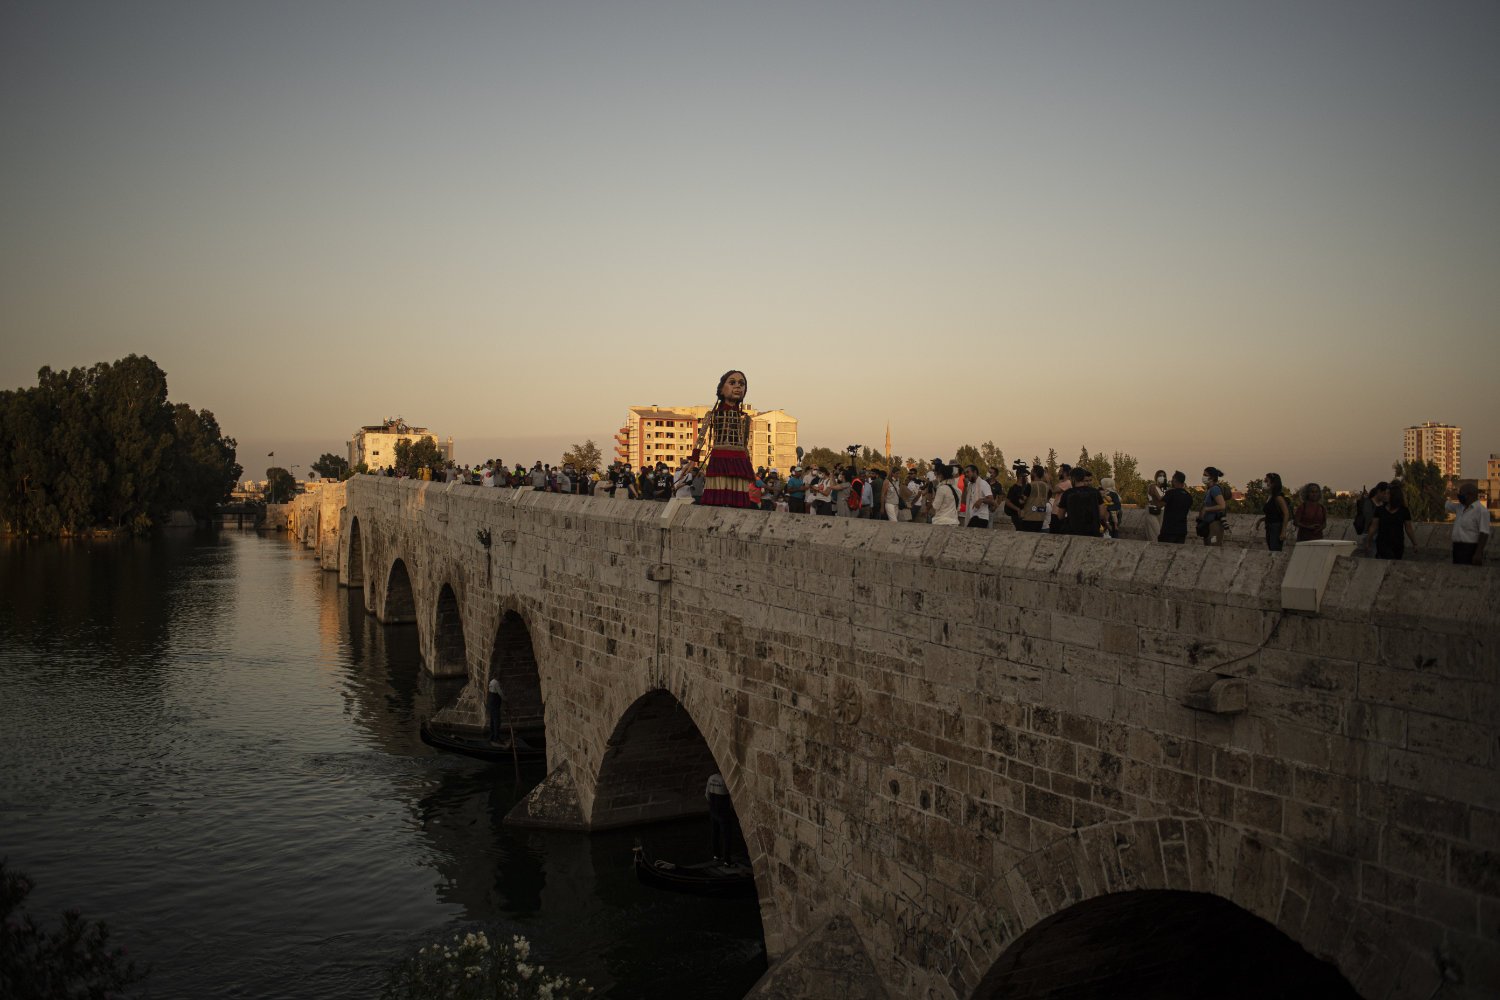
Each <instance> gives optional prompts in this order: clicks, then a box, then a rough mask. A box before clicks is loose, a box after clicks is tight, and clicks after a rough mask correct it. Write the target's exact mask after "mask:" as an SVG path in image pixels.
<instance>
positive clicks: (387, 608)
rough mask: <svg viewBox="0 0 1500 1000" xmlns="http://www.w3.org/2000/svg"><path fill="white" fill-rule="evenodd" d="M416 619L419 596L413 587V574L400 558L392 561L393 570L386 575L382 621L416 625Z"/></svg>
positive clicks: (386, 623) (384, 623)
mask: <svg viewBox="0 0 1500 1000" xmlns="http://www.w3.org/2000/svg"><path fill="white" fill-rule="evenodd" d="M416 621H417V598H416V594H415V593H414V592H413V590H412V587H411V576H410V575H409V574H408V573H407V572H406V563H405V562H403V561H402V560H401V559H399V558H398V559H396V560H395V561H394V562H392V563H391V571H390V573H389V574H388V575H387V577H386V583H385V603H384V605H383V606H382V608H381V614H380V622H381V624H383V625H415V624H416Z"/></svg>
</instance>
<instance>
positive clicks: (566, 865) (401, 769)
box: [0, 533, 764, 998]
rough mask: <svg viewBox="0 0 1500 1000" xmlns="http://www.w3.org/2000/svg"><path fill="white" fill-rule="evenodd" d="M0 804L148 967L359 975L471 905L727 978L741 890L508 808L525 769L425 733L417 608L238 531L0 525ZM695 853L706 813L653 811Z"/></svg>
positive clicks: (598, 964)
mask: <svg viewBox="0 0 1500 1000" xmlns="http://www.w3.org/2000/svg"><path fill="white" fill-rule="evenodd" d="M0 586H3V590H4V593H3V596H4V600H0V684H3V686H4V690H5V692H6V697H5V698H3V699H0V768H3V770H0V773H3V774H4V776H5V780H4V781H3V782H0V824H3V829H4V831H5V843H4V845H3V849H4V850H5V852H6V853H7V854H8V855H9V856H10V858H11V860H12V863H14V864H16V865H17V866H18V867H20V868H22V869H23V870H27V871H29V872H30V873H31V874H33V875H34V876H36V877H37V879H38V880H39V888H38V891H37V894H36V896H35V897H34V900H35V903H36V905H37V908H38V910H39V911H40V912H46V911H49V910H60V909H62V908H64V907H67V906H80V907H82V908H84V909H85V911H86V912H88V913H90V914H91V915H97V916H100V917H103V918H105V919H107V920H109V921H110V923H111V924H112V925H113V926H114V927H115V928H116V931H117V935H118V936H119V937H120V939H121V940H123V941H124V942H125V943H126V944H127V945H129V947H130V948H131V950H132V952H133V953H135V954H138V955H144V956H147V957H149V958H150V959H151V960H152V961H153V962H154V963H155V966H156V971H155V973H154V974H153V978H152V995H153V996H157V997H178V996H181V997H198V996H207V995H213V996H230V997H235V996H243V997H262V996H288V997H331V998H338V997H363V996H369V995H372V994H373V993H375V992H377V991H378V985H379V982H380V979H381V976H382V968H383V966H384V965H385V964H387V963H388V962H389V961H392V960H394V959H395V958H396V957H398V956H399V955H400V954H401V953H402V952H403V950H405V949H407V948H410V947H412V946H414V945H416V944H418V943H421V942H424V941H427V940H430V939H432V938H434V937H436V936H438V935H440V934H442V933H443V932H445V931H446V930H450V929H455V928H461V927H465V926H469V925H471V924H472V923H475V922H483V923H485V924H487V925H491V926H493V925H499V926H500V927H501V928H502V929H505V930H507V931H508V932H516V933H525V934H527V935H528V936H530V937H532V938H533V940H534V942H535V944H536V947H537V949H538V951H539V952H540V953H541V954H542V955H543V956H544V958H545V960H546V962H547V964H548V965H549V966H551V967H555V968H560V969H566V970H568V971H569V972H570V973H572V974H576V975H583V976H586V977H588V978H589V979H590V980H591V981H594V982H596V983H598V984H600V985H604V986H608V987H609V988H610V990H609V993H608V995H609V996H613V997H637V996H640V997H644V996H654V997H659V996H674V995H682V996H695V997H705V998H711V997H736V996H740V995H742V994H743V992H744V991H745V990H746V989H747V988H748V987H749V985H750V984H752V983H753V982H754V981H755V979H756V978H757V977H758V975H759V974H760V971H761V970H762V969H763V968H764V960H763V957H762V955H761V944H760V928H759V915H758V912H757V909H756V907H755V905H754V903H753V902H751V903H749V904H748V905H747V906H742V907H739V908H736V907H735V906H734V905H733V904H730V905H728V906H726V904H724V903H722V902H719V901H713V900H695V899H691V898H688V897H680V896H672V895H670V894H663V893H657V892H652V891H648V890H645V889H644V888H642V887H640V886H639V885H638V884H636V882H635V879H634V875H633V873H632V871H631V869H630V845H631V841H632V839H633V837H634V835H635V834H633V833H631V832H629V831H622V832H616V833H606V834H600V835H596V836H593V837H588V836H583V835H576V834H562V833H549V832H539V831H525V832H515V831H510V830H507V829H504V828H503V827H502V826H501V820H502V819H503V817H504V816H505V814H506V813H507V812H508V811H509V810H510V808H511V806H512V805H513V804H514V803H515V802H516V801H517V800H518V798H519V796H520V795H521V794H523V792H524V790H525V789H526V788H528V787H529V786H530V783H531V782H532V781H534V780H535V777H536V776H535V775H526V774H524V773H523V774H522V780H521V782H520V783H519V784H518V783H517V781H516V777H515V774H514V771H513V769H512V768H511V767H510V766H509V765H505V764H501V765H488V764H485V763H483V762H479V761H473V760H469V759H467V758H461V757H454V756H451V755H444V754H439V753H437V752H435V751H433V750H431V749H430V748H428V747H426V746H425V745H423V744H422V743H421V741H420V739H419V738H418V733H417V722H418V720H419V719H420V718H421V717H423V716H424V715H426V714H429V713H430V712H431V711H432V710H433V706H434V705H436V704H438V703H440V701H441V699H442V698H443V697H444V694H443V692H442V691H441V690H440V689H438V688H437V687H435V686H433V685H431V683H430V682H428V681H426V680H424V678H425V675H424V674H423V672H422V671H421V669H420V653H419V650H418V646H417V631H416V629H415V628H414V627H412V626H404V627H386V626H381V625H379V624H378V623H377V622H376V621H375V619H374V618H373V617H372V616H370V615H367V614H365V612H364V609H363V606H362V603H361V596H360V594H359V592H358V591H357V590H355V591H350V590H348V589H346V588H340V587H338V586H337V582H336V579H335V577H334V574H331V573H325V572H323V571H322V570H320V569H319V568H318V566H317V563H316V560H315V559H314V558H313V557H312V553H310V552H308V551H307V550H304V549H301V548H300V547H298V546H294V545H292V544H289V543H287V542H285V541H283V540H279V539H274V538H258V537H255V536H253V535H248V534H239V533H225V534H223V535H205V536H187V537H179V538H176V539H162V540H157V541H154V542H126V543H110V544H109V545H107V546H102V545H93V544H89V543H78V544H50V543H49V544H45V545H36V544H34V543H33V544H26V543H21V544H15V543H12V544H10V545H7V546H6V548H5V549H4V551H3V554H0ZM646 835H647V836H649V837H650V838H651V839H650V840H649V843H650V844H651V845H652V846H653V848H654V849H656V850H658V851H659V852H660V853H662V854H665V855H668V856H686V855H687V854H689V853H692V854H694V855H695V856H701V854H702V853H703V848H704V846H705V841H706V831H705V830H703V829H702V827H701V825H700V824H698V823H691V824H686V825H682V824H679V825H677V826H668V827H657V828H651V829H650V831H649V832H648V833H647V834H646Z"/></svg>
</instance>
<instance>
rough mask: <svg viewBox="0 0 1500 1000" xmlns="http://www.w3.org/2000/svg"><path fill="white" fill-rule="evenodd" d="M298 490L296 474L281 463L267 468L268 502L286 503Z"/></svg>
mask: <svg viewBox="0 0 1500 1000" xmlns="http://www.w3.org/2000/svg"><path fill="white" fill-rule="evenodd" d="M296 492H297V477H296V476H294V475H292V474H291V473H290V472H288V471H287V470H286V469H283V468H282V467H281V466H279V465H278V466H274V467H272V468H269V469H267V470H266V502H267V503H286V502H287V501H289V500H291V499H292V496H293V494H295V493H296Z"/></svg>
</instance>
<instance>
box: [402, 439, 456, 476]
mask: <svg viewBox="0 0 1500 1000" xmlns="http://www.w3.org/2000/svg"><path fill="white" fill-rule="evenodd" d="M443 461H444V459H443V452H442V449H440V448H439V447H438V443H437V438H435V437H432V436H431V435H428V436H427V437H423V438H417V439H415V440H413V439H411V438H402V439H401V440H400V441H397V442H396V462H395V468H396V471H397V472H404V473H405V474H406V475H407V476H410V477H411V478H412V479H416V478H418V477H419V476H421V474H422V470H423V469H426V470H427V471H428V472H429V473H435V472H437V471H438V470H439V469H441V468H442V467H443Z"/></svg>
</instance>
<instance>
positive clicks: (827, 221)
mask: <svg viewBox="0 0 1500 1000" xmlns="http://www.w3.org/2000/svg"><path fill="white" fill-rule="evenodd" d="M0 126H3V132H0V135H3V143H4V147H3V154H4V155H3V156H0V199H3V202H0V205H3V218H4V225H3V227H0V324H3V327H0V329H3V345H4V347H3V351H0V386H3V387H5V388H13V387H17V386H22V385H32V384H34V383H35V378H36V371H37V369H38V368H39V367H41V366H42V365H51V366H52V367H54V368H60V367H70V366H74V365H86V364H91V363H93V362H96V361H110V360H114V359H117V358H120V357H123V356H125V355H127V354H130V353H142V354H148V355H150V356H151V357H152V358H153V359H154V360H155V361H156V362H157V363H158V364H159V365H161V367H162V368H163V369H165V370H166V372H167V374H168V378H169V381H170V386H171V395H172V398H173V400H174V401H184V402H189V403H192V404H193V405H194V406H198V407H206V408H208V409H211V410H213V411H214V413H215V414H216V415H217V416H218V418H219V422H220V424H221V425H222V427H223V428H224V430H225V432H226V433H228V434H230V435H232V436H234V437H236V438H237V439H238V440H239V443H240V460H241V462H242V463H243V464H244V465H245V468H246V473H247V475H254V476H256V477H259V476H261V475H263V473H264V468H265V466H266V465H267V464H269V463H268V462H267V461H266V459H265V458H264V456H265V454H266V453H267V452H268V451H272V450H275V451H276V452H277V460H276V464H285V465H290V464H293V463H300V464H301V465H302V466H303V468H304V470H305V468H306V466H307V464H309V463H310V462H311V461H312V460H313V459H314V458H316V457H317V455H318V454H319V453H321V452H324V451H333V452H337V453H340V454H342V453H343V452H344V443H345V441H346V440H347V439H348V438H349V436H350V434H351V433H352V431H353V430H354V429H355V428H356V427H357V426H359V425H360V424H365V423H373V422H376V421H379V420H380V419H381V418H383V417H386V416H395V415H397V414H400V415H402V416H404V417H405V418H406V419H407V420H409V421H411V422H413V423H417V424H423V425H427V426H430V427H432V428H433V429H434V430H436V431H438V432H439V433H440V434H442V435H448V434H452V435H453V436H454V437H455V438H456V439H457V442H458V453H459V458H460V459H462V460H466V461H477V460H483V459H485V458H489V457H501V458H504V459H506V460H507V461H509V462H511V463H514V462H516V461H522V462H526V463H527V464H529V463H530V462H531V461H532V460H533V459H536V458H541V459H543V460H547V461H553V460H556V458H557V457H558V455H559V454H560V453H561V450H562V447H563V446H565V445H567V444H569V443H571V442H574V441H581V440H583V439H584V438H586V437H591V438H593V439H594V440H595V441H596V442H597V443H598V444H599V445H600V446H601V447H602V448H604V449H605V451H606V453H608V451H609V449H610V448H611V447H612V445H613V440H612V435H613V433H614V431H615V429H616V428H617V427H619V426H620V424H621V423H622V421H623V418H624V415H625V410H626V407H627V406H629V405H632V404H643V403H644V404H650V403H660V404H663V405H671V404H691V403H702V402H707V401H708V400H709V399H710V398H711V396H712V391H713V386H714V383H715V380H716V379H717V377H718V375H719V374H720V373H721V372H723V371H724V370H725V369H728V368H731V367H733V368H741V369H743V370H744V371H745V372H746V373H747V374H748V377H749V382H750V392H749V397H748V399H749V402H750V403H751V404H752V405H755V406H758V407H761V408H771V407H783V408H785V409H787V410H788V411H790V412H791V413H792V414H793V415H795V416H797V417H798V418H799V419H800V421H801V439H802V443H803V445H804V446H808V447H811V446H813V445H827V446H830V447H834V448H842V447H843V446H844V445H846V444H850V443H855V442H858V443H863V444H868V445H874V446H879V445H881V444H882V442H883V438H884V432H885V426H886V423H887V421H889V422H890V424H891V426H892V430H893V435H894V438H895V450H896V451H897V452H898V453H900V454H903V455H921V456H928V457H930V456H932V455H934V454H938V453H942V454H945V455H951V453H952V452H953V451H954V450H955V448H956V447H957V446H959V445H961V444H964V443H973V444H979V443H981V442H983V441H985V440H986V439H993V440H994V441H995V442H996V443H997V444H998V445H999V446H1000V447H1001V448H1002V449H1003V450H1004V451H1005V453H1006V455H1007V456H1008V457H1010V458H1014V457H1017V456H1025V457H1028V458H1029V457H1031V456H1032V455H1033V454H1037V453H1041V454H1045V452H1046V449H1047V447H1048V446H1049V445H1050V446H1055V447H1056V448H1057V450H1058V452H1059V454H1060V456H1061V457H1062V458H1063V459H1065V460H1071V459H1072V458H1074V457H1075V456H1076V455H1077V453H1078V449H1079V447H1080V445H1087V447H1088V448H1089V449H1090V450H1092V451H1099V450H1116V449H1123V450H1126V451H1129V452H1131V453H1133V454H1135V455H1136V456H1138V457H1139V459H1140V460H1141V464H1142V467H1143V470H1144V471H1147V472H1149V471H1150V470H1152V469H1154V468H1156V467H1158V466H1165V467H1166V468H1167V469H1168V470H1169V471H1170V470H1173V469H1176V468H1181V469H1184V470H1186V471H1187V472H1189V473H1190V479H1196V473H1197V471H1198V470H1200V469H1201V468H1203V466H1205V465H1207V464H1214V465H1217V466H1219V467H1220V468H1222V469H1224V470H1225V472H1226V473H1227V474H1228V478H1229V480H1230V481H1231V482H1233V483H1236V484H1243V483H1244V482H1245V481H1246V480H1247V479H1250V478H1255V477H1258V476H1260V475H1261V474H1262V473H1264V472H1266V471H1270V470H1275V471H1279V472H1281V473H1282V474H1283V476H1285V477H1286V479H1287V480H1288V481H1289V482H1294V483H1301V482H1304V481H1307V480H1309V479H1316V480H1320V481H1322V482H1326V483H1331V484H1333V485H1335V486H1339V487H1349V486H1358V485H1360V484H1361V483H1364V482H1373V481H1374V480H1376V479H1379V478H1383V477H1384V476H1386V475H1388V474H1389V470H1390V463H1391V462H1392V461H1393V460H1394V459H1396V458H1398V457H1399V453H1400V445H1401V428H1402V427H1404V426H1406V425H1407V424H1411V423H1417V422H1420V421H1422V420H1440V421H1445V422H1448V423H1455V424H1459V425H1461V426H1462V427H1463V429H1464V471H1465V472H1466V474H1468V475H1470V476H1476V475H1483V473H1484V459H1485V456H1486V455H1487V454H1488V453H1490V452H1492V451H1493V452H1500V391H1497V384H1500V329H1497V327H1500V187H1497V181H1500V3H1496V2H1494V0H1474V2H1442V0H1433V2H1414V0H1403V2H1381V0H1357V2H1356V0H1351V2H1334V0H1296V2H1290V0H1289V2H1280V0H1254V2H1243V3H1228V2H1202V0H1150V2H1148V0H1108V2H1097V3H1075V2H1066V0H1055V2H1036V3H1002V2H991V3H943V2H927V3H907V4H893V3H883V2H821V3H820V2H816V0H801V2H797V3H780V2H769V0H756V2H742V3H705V2H700V3H667V2H631V0H615V2H597V3H582V2H567V0H549V2H545V3H500V2H490V3H481V2H473V3H443V2H437V3H422V4H417V3H407V4H395V3H383V2H377V0H358V2H335V0H311V2H307V0H303V2H296V3H286V2H270V0H261V2H256V3H246V2H238V3H213V2H204V0H183V2H176V3H155V2H147V0H132V2H129V3H119V2H100V3H88V4H80V3H70V2H66V0H45V2H17V0H11V2H8V3H6V4H4V5H3V7H0Z"/></svg>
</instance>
